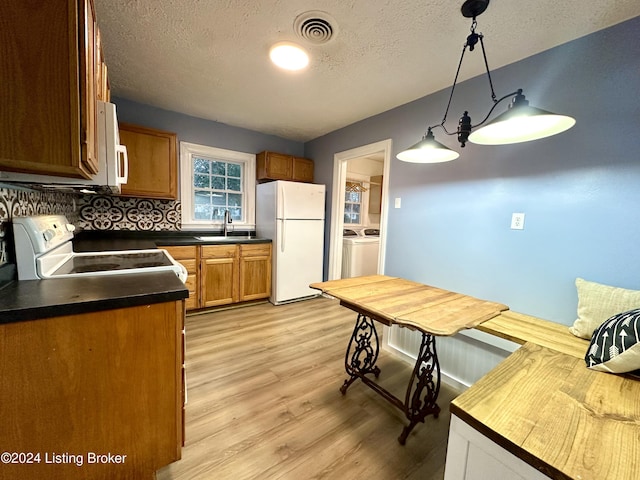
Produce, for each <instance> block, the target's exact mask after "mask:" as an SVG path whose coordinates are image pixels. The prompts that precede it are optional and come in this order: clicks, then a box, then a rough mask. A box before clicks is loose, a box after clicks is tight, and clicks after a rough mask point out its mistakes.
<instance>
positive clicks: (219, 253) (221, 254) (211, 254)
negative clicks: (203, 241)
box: [200, 245, 238, 258]
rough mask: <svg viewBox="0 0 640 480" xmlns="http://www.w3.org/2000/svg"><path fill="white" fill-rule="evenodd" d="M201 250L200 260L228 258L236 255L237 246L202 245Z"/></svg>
mask: <svg viewBox="0 0 640 480" xmlns="http://www.w3.org/2000/svg"><path fill="white" fill-rule="evenodd" d="M201 248H202V250H201V252H200V255H201V257H202V258H229V257H235V256H236V255H237V254H238V246H237V245H203V246H202V247H201Z"/></svg>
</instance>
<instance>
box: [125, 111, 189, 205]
mask: <svg viewBox="0 0 640 480" xmlns="http://www.w3.org/2000/svg"><path fill="white" fill-rule="evenodd" d="M119 128H120V143H121V144H122V145H125V146H126V147H127V154H128V156H129V179H128V180H127V183H126V185H123V186H122V193H121V194H122V195H124V196H131V197H144V198H163V199H169V200H175V199H177V198H178V157H177V150H176V145H177V138H176V134H175V133H171V132H165V131H162V130H156V129H153V128H147V127H141V126H139V125H131V124H128V123H120V125H119Z"/></svg>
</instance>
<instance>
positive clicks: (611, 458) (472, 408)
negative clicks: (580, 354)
mask: <svg viewBox="0 0 640 480" xmlns="http://www.w3.org/2000/svg"><path fill="white" fill-rule="evenodd" d="M638 399H640V382H639V381H638V380H635V379H632V378H630V377H628V376H622V375H612V374H609V373H603V372H596V371H593V370H589V369H588V368H586V366H585V363H584V360H583V359H579V358H575V357H573V356H570V355H566V354H564V353H560V352H557V351H554V350H551V349H548V348H545V347H542V346H540V345H535V344H533V343H526V344H525V345H523V346H522V347H521V348H519V349H518V350H517V351H515V352H514V353H513V354H511V356H509V357H508V358H507V359H506V360H504V361H503V362H501V363H500V364H499V365H498V366H497V367H496V368H495V369H493V370H492V371H491V372H489V373H488V374H487V375H485V376H484V377H482V378H481V379H480V380H479V381H478V382H476V383H475V384H474V385H473V386H472V387H471V388H469V389H468V390H467V391H465V392H464V393H463V394H462V395H460V396H459V397H457V398H456V399H454V400H453V401H452V403H451V413H454V414H455V415H457V416H458V417H460V418H461V419H462V420H464V421H465V422H466V423H468V424H469V425H471V426H472V427H473V428H475V429H476V430H478V431H480V432H482V433H483V434H484V435H486V436H487V437H489V438H490V439H492V440H493V441H494V442H496V443H498V444H499V445H501V446H502V447H503V448H505V449H507V450H509V451H510V452H511V453H513V454H514V455H516V456H517V457H520V458H522V459H523V460H524V461H526V462H527V463H529V464H530V465H532V466H534V467H536V468H538V469H539V470H541V471H542V472H544V473H545V474H546V475H548V476H550V477H552V478H570V479H585V480H586V479H594V480H595V479H603V480H604V479H616V480H635V479H637V478H638V472H640V401H639V400H638Z"/></svg>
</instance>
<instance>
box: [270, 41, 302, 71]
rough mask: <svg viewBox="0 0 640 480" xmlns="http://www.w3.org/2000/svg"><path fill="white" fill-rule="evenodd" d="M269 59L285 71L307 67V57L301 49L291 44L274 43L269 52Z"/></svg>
mask: <svg viewBox="0 0 640 480" xmlns="http://www.w3.org/2000/svg"><path fill="white" fill-rule="evenodd" d="M269 58H271V61H272V62H273V63H274V64H275V65H277V66H278V67H280V68H284V69H285V70H302V69H303V68H305V67H306V66H307V65H309V55H307V52H305V51H304V50H303V49H302V47H299V46H298V45H296V44H295V43H291V42H279V43H276V44H275V45H274V46H273V47H271V50H270V51H269Z"/></svg>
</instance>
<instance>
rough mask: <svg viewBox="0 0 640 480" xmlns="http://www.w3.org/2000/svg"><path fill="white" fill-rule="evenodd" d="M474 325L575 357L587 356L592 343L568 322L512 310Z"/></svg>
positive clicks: (523, 342)
mask: <svg viewBox="0 0 640 480" xmlns="http://www.w3.org/2000/svg"><path fill="white" fill-rule="evenodd" d="M475 328H476V329H477V330H480V331H483V332H486V333H490V334H492V335H495V336H497V337H500V338H504V339H506V340H510V341H512V342H515V343H519V344H520V345H524V344H525V343H527V342H531V343H535V344H536V345H540V346H543V347H546V348H549V349H551V350H555V351H557V352H562V353H565V354H567V355H571V356H572V357H576V358H584V356H585V354H586V353H587V348H588V347H589V340H585V339H583V338H578V337H576V336H575V335H573V334H572V333H571V332H570V331H569V327H568V326H567V325H561V324H559V323H555V322H551V321H549V320H542V319H541V318H536V317H532V316H530V315H525V314H522V313H518V312H513V311H511V310H507V311H505V312H502V313H501V314H500V315H498V316H496V317H493V318H492V319H490V320H487V321H486V322H483V323H482V324H480V325H478V326H477V327H475Z"/></svg>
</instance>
